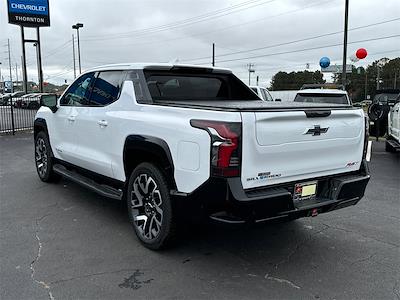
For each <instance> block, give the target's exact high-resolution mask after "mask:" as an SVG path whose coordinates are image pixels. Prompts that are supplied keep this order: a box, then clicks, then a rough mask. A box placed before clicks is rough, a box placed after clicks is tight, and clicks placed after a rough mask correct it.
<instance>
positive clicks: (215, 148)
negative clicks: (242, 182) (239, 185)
mask: <svg viewBox="0 0 400 300" xmlns="http://www.w3.org/2000/svg"><path fill="white" fill-rule="evenodd" d="M190 124H191V125H192V126H193V127H195V128H199V129H203V130H206V131H207V132H208V134H209V135H210V137H211V175H213V176H219V177H235V176H239V175H240V159H241V134H242V126H241V123H234V122H219V121H207V120H191V121H190Z"/></svg>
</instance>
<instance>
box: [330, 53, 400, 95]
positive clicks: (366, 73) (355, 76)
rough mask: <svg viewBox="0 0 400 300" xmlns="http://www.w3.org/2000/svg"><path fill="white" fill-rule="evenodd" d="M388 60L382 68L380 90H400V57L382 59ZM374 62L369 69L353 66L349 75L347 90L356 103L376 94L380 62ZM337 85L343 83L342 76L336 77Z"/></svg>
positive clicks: (337, 75)
mask: <svg viewBox="0 0 400 300" xmlns="http://www.w3.org/2000/svg"><path fill="white" fill-rule="evenodd" d="M381 60H387V63H386V64H385V65H384V66H383V67H380V76H379V78H380V81H379V89H393V88H397V89H399V88H400V57H398V58H395V59H391V60H389V59H381ZM379 61H380V60H376V61H374V62H373V63H372V64H370V65H368V66H367V68H366V69H365V68H362V67H360V68H355V67H354V66H353V69H352V72H351V74H348V75H347V84H346V90H347V91H348V92H349V95H350V96H351V97H352V100H353V101H354V102H358V101H362V100H364V99H365V97H366V96H367V95H370V97H371V99H373V97H374V96H375V94H376V88H377V77H378V62H379ZM334 82H335V83H338V84H340V83H342V75H341V74H336V75H335V76H334Z"/></svg>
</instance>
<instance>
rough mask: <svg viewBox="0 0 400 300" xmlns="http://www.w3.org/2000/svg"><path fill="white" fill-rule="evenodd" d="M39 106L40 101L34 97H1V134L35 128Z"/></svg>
mask: <svg viewBox="0 0 400 300" xmlns="http://www.w3.org/2000/svg"><path fill="white" fill-rule="evenodd" d="M38 108H39V104H38V102H37V101H35V100H32V99H24V98H15V97H13V98H7V99H4V98H0V134H5V133H12V134H14V133H15V132H16V131H22V130H29V129H33V121H34V119H35V114H36V111H37V110H38Z"/></svg>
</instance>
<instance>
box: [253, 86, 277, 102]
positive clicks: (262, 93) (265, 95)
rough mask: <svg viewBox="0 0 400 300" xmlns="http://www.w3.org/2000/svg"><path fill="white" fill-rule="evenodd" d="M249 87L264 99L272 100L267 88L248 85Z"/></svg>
mask: <svg viewBox="0 0 400 300" xmlns="http://www.w3.org/2000/svg"><path fill="white" fill-rule="evenodd" d="M250 88H251V89H252V90H253V91H254V92H255V93H256V94H257V95H258V97H260V99H262V100H264V101H274V99H273V98H272V96H271V94H270V92H269V91H268V89H266V88H263V87H261V86H250Z"/></svg>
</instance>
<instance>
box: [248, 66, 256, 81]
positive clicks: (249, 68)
mask: <svg viewBox="0 0 400 300" xmlns="http://www.w3.org/2000/svg"><path fill="white" fill-rule="evenodd" d="M247 67H248V70H249V85H251V73H254V72H255V71H256V70H254V69H253V67H254V64H252V63H250V64H248V65H247Z"/></svg>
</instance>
